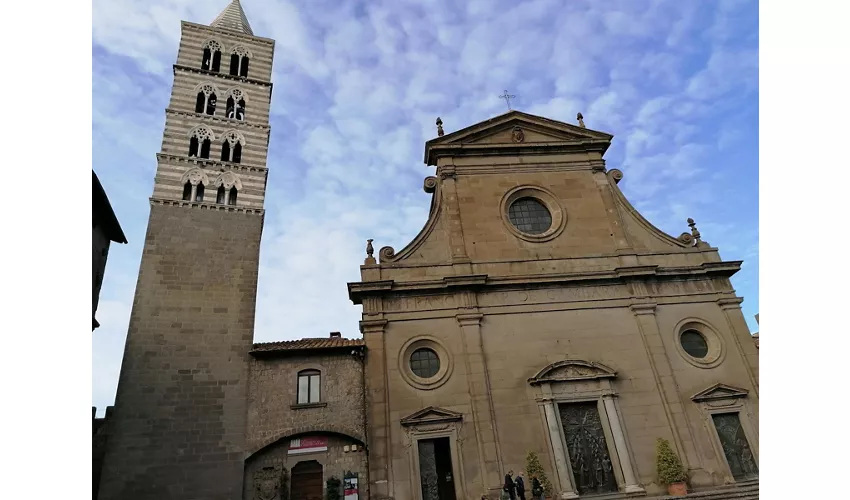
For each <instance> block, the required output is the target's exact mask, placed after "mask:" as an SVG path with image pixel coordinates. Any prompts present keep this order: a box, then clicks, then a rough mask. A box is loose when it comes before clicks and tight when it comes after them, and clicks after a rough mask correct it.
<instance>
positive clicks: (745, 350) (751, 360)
mask: <svg viewBox="0 0 850 500" xmlns="http://www.w3.org/2000/svg"><path fill="white" fill-rule="evenodd" d="M743 301H744V299H742V298H740V297H731V298H724V299H718V300H717V305H718V306H720V309H722V310H723V314H724V315H725V316H726V323H727V324H728V325H729V330H730V332H729V333H730V334H731V335H732V338H733V342H734V343H733V345H734V346H735V347H736V348H737V349H736V350H737V351H738V353H740V356H741V358H742V359H743V361H744V366H745V367H746V369H747V375H749V377H750V383H752V384H753V392H754V393H755V396H756V397H758V395H759V382H758V366H759V354H758V349H757V348H756V346H755V342H754V341H753V340H752V335H750V328H749V327H748V326H747V321H746V320H745V319H744V313H743V312H742V311H741V302H743ZM742 339H743V340H744V341H743V342H742Z"/></svg>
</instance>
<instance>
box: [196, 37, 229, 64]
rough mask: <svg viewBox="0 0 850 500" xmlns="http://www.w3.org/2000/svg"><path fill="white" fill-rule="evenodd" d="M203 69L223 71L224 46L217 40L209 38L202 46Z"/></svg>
mask: <svg viewBox="0 0 850 500" xmlns="http://www.w3.org/2000/svg"><path fill="white" fill-rule="evenodd" d="M201 51H202V52H203V55H202V58H201V69H203V70H207V71H215V72H218V71H220V70H221V56H222V54H224V44H223V43H221V42H220V41H219V40H218V39H216V38H208V39H207V40H206V41H205V42H204V43H203V44H202V45H201Z"/></svg>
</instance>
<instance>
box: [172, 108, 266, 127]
mask: <svg viewBox="0 0 850 500" xmlns="http://www.w3.org/2000/svg"><path fill="white" fill-rule="evenodd" d="M165 114H172V115H178V116H186V117H189V118H195V119H199V120H201V121H213V122H219V123H223V124H226V125H229V126H233V127H235V128H245V127H253V128H258V129H262V130H271V128H272V127H271V125H268V124H262V123H254V122H250V121H245V120H237V119H235V118H224V117H221V116H216V115H208V114H206V113H195V112H192V111H180V110H177V109H174V108H165Z"/></svg>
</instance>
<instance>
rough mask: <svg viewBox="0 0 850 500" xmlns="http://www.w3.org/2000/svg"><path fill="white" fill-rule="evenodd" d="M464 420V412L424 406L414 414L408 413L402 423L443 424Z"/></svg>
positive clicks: (406, 424) (404, 424) (409, 424)
mask: <svg viewBox="0 0 850 500" xmlns="http://www.w3.org/2000/svg"><path fill="white" fill-rule="evenodd" d="M459 420H463V414H462V413H458V412H456V411H452V410H447V409H445V408H438V407H436V406H429V407H427V408H423V409H421V410H419V411H417V412H416V413H413V414H412V415H408V416H406V417H404V418H403V419H401V425H403V426H411V425H425V424H441V423H446V422H457V421H459Z"/></svg>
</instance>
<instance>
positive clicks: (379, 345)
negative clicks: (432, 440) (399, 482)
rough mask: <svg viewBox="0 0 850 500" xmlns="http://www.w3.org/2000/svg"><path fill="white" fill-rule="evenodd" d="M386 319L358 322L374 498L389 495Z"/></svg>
mask: <svg viewBox="0 0 850 500" xmlns="http://www.w3.org/2000/svg"><path fill="white" fill-rule="evenodd" d="M386 327H387V320H385V319H372V320H364V321H361V322H360V332H361V333H362V334H363V341H364V342H365V343H366V349H367V353H366V359H365V366H364V370H365V371H366V379H367V380H368V381H369V384H368V385H367V386H366V422H367V423H368V429H367V430H366V436H367V441H368V443H367V444H368V448H367V449H368V450H369V483H370V484H369V492H370V494H371V495H373V496H374V497H375V498H388V497H392V496H393V473H392V449H393V447H392V439H391V432H390V430H391V429H390V426H391V424H392V423H391V421H390V407H389V383H388V380H387V376H388V375H387V353H386V346H385V342H384V335H385V333H386Z"/></svg>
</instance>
